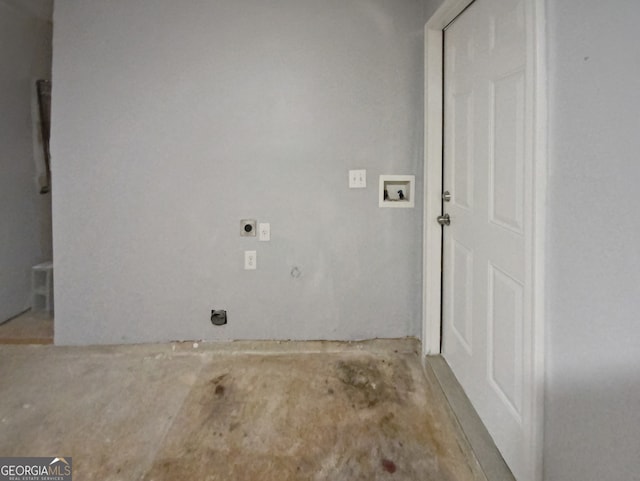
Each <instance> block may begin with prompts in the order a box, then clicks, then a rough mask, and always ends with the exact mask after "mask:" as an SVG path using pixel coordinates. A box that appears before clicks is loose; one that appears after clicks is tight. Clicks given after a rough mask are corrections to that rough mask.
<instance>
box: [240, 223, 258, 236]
mask: <svg viewBox="0 0 640 481" xmlns="http://www.w3.org/2000/svg"><path fill="white" fill-rule="evenodd" d="M240 236H241V237H255V236H256V221H255V219H242V220H241V221H240Z"/></svg>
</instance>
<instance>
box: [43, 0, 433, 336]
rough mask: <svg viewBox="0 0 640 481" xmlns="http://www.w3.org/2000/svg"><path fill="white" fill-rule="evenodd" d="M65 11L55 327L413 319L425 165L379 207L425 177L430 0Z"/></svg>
mask: <svg viewBox="0 0 640 481" xmlns="http://www.w3.org/2000/svg"><path fill="white" fill-rule="evenodd" d="M54 25H55V28H54V52H55V54H54V65H53V85H54V87H53V88H54V90H53V133H52V155H53V157H54V161H55V170H54V172H53V175H54V179H53V181H54V185H55V188H56V191H55V196H54V206H53V213H54V246H55V263H56V290H55V294H56V339H55V340H56V343H58V344H86V343H120V342H124V343H130V342H145V341H166V340H172V339H246V338H249V339H289V338H291V339H358V338H372V337H400V336H407V335H417V334H418V332H419V322H420V313H421V293H420V289H419V286H420V285H421V240H420V239H421V215H422V213H421V207H420V205H421V199H422V185H421V184H419V185H418V186H417V188H418V195H419V198H418V199H417V202H416V208H414V209H379V208H378V202H377V194H378V193H377V179H378V175H380V174H389V173H391V174H396V173H397V174H415V175H416V178H417V179H421V169H422V167H421V161H420V159H421V158H422V120H421V119H422V85H423V80H422V28H423V25H424V12H423V5H422V2H420V1H416V0H401V1H397V0H393V1H392V0H350V1H344V0H329V1H323V2H318V1H316V0H277V1H273V2H263V1H259V0H252V1H243V2H238V1H235V0H220V1H216V2H209V1H203V0H187V1H180V2H176V1H174V0H153V1H151V0H135V1H125V0H119V1H109V2H104V1H102V0H65V1H64V2H57V3H56V9H55V15H54ZM353 168H365V169H367V174H368V188H367V189H365V190H349V189H348V188H347V171H348V170H349V169H353ZM242 218H256V219H258V221H263V222H264V221H266V222H270V223H271V229H272V240H271V242H270V243H259V242H258V241H257V240H256V239H254V238H240V237H239V222H240V219H242ZM247 249H255V250H257V251H258V270H257V271H244V270H243V251H244V250H247ZM294 268H297V269H299V271H300V272H301V275H300V276H299V277H297V278H296V277H294V276H292V275H291V271H292V270H293V269H294ZM211 308H220V309H227V310H228V314H229V319H230V323H229V325H228V326H227V327H224V328H215V327H212V326H211V324H210V322H209V312H210V309H211Z"/></svg>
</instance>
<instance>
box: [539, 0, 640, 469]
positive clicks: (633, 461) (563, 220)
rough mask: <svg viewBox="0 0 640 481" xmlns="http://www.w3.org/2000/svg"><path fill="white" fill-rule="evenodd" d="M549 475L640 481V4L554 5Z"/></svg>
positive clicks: (553, 0) (582, 0) (571, 1)
mask: <svg viewBox="0 0 640 481" xmlns="http://www.w3.org/2000/svg"><path fill="white" fill-rule="evenodd" d="M548 18H549V22H548V29H549V54H550V65H549V93H550V125H549V136H550V179H549V181H550V185H549V189H550V190H549V194H550V196H549V211H548V216H549V231H548V240H549V242H548V243H547V249H548V254H549V258H548V265H547V269H548V277H549V284H548V290H547V296H548V310H547V312H548V314H547V331H548V340H547V352H548V357H547V380H548V386H547V402H546V418H547V422H546V432H545V436H546V440H547V442H546V450H545V479H546V480H548V481H555V480H562V481H591V480H594V481H595V480H597V481H601V480H605V479H606V480H607V481H629V480H637V479H640V474H639V473H640V457H639V453H640V214H639V213H638V205H640V188H639V186H640V80H639V79H640V46H639V45H640V43H639V37H638V31H639V30H638V29H639V25H640V3H638V2H637V1H636V0H619V1H616V2H602V1H598V0H549V2H548Z"/></svg>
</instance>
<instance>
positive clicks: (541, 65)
mask: <svg viewBox="0 0 640 481" xmlns="http://www.w3.org/2000/svg"><path fill="white" fill-rule="evenodd" d="M480 1H481V0H480ZM524 1H525V19H526V20H525V21H526V29H527V52H526V55H527V60H526V61H527V63H528V68H527V71H528V78H527V79H526V82H527V85H528V86H530V87H531V97H530V99H529V101H530V102H531V112H532V115H531V116H530V118H528V119H527V120H526V122H527V132H528V133H529V134H528V139H527V142H528V143H529V144H528V145H529V147H530V151H531V159H532V166H531V167H532V168H531V171H530V172H531V175H532V176H533V179H532V187H533V188H532V193H533V208H532V209H531V210H530V211H529V212H525V216H530V217H529V219H530V221H531V225H532V226H533V229H532V232H531V238H529V239H527V241H528V242H527V249H526V253H525V256H526V260H525V262H526V264H527V265H528V266H529V272H530V273H531V274H530V275H531V276H532V279H531V286H532V289H533V292H531V298H532V302H531V306H530V308H531V312H530V313H529V315H530V316H531V319H532V323H533V330H532V338H531V339H529V340H528V342H531V352H532V355H533V360H532V361H533V371H534V372H533V373H532V374H533V376H532V379H533V386H532V393H533V394H532V399H527V400H525V402H528V403H531V408H532V413H533V416H532V419H533V422H532V425H531V426H530V428H529V431H530V432H529V436H528V437H529V442H528V446H529V449H528V451H529V456H528V457H529V460H530V461H529V462H530V463H531V466H530V470H529V472H532V473H534V474H533V479H535V480H542V475H543V473H542V450H543V449H542V448H543V444H542V440H543V407H544V342H543V341H544V287H545V283H544V262H545V255H544V254H545V252H544V239H545V205H546V181H547V158H546V154H547V95H546V55H545V53H546V48H545V47H546V46H545V10H544V4H545V2H544V0H524ZM472 2H473V0H444V2H443V3H442V4H441V5H440V7H439V8H438V10H437V11H436V12H435V13H434V15H433V16H432V17H431V18H430V19H429V21H428V22H427V24H426V25H425V31H424V39H425V50H424V53H425V58H424V65H425V77H424V78H425V90H424V102H425V106H424V108H425V148H424V186H425V196H424V199H425V205H424V219H423V221H424V222H423V226H424V232H423V249H424V252H423V290H422V292H423V319H422V355H423V359H424V358H425V356H427V355H436V354H440V346H441V322H442V321H441V320H442V316H441V296H442V277H441V276H442V227H441V226H440V225H439V224H438V223H437V221H436V218H437V217H438V216H439V215H440V214H441V213H442V174H443V172H442V154H443V142H442V139H443V137H442V134H443V113H444V111H443V75H444V70H443V39H444V35H443V31H444V28H445V27H446V26H447V25H448V24H449V23H450V22H451V21H452V20H454V19H455V18H456V17H457V16H458V15H459V14H460V13H462V12H463V11H464V10H465V9H466V8H467V7H468V6H469V5H470V4H471V3H472Z"/></svg>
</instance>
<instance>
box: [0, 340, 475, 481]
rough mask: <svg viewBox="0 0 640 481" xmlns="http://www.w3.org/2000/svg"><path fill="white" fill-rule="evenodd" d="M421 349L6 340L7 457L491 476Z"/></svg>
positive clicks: (146, 473) (120, 466)
mask: <svg viewBox="0 0 640 481" xmlns="http://www.w3.org/2000/svg"><path fill="white" fill-rule="evenodd" d="M417 349H418V344H417V342H416V341H413V340H401V341H370V342H364V343H323V342H309V343H229V344H200V345H199V346H198V347H197V348H194V347H193V345H192V344H167V345H146V346H117V347H83V348H62V347H54V346H15V345H14V346H11V345H5V346H0V392H2V402H1V403H0V456H72V457H73V465H74V479H78V480H83V481H84V480H100V481H106V480H113V481H115V480H141V481H142V480H144V481H152V480H153V481H178V480H187V479H194V480H198V481H213V480H237V481H244V480H247V481H254V480H261V481H271V480H274V481H275V480H278V481H287V480H292V481H293V480H314V481H324V480H327V481H329V480H331V481H342V480H344V481H347V480H348V481H352V480H367V481H376V480H398V481H400V480H406V481H409V480H411V481H414V480H421V481H430V480H433V481H472V480H473V481H486V478H484V476H483V475H482V473H481V471H480V469H479V465H478V463H477V461H476V460H475V458H474V457H473V454H472V453H471V452H470V450H469V448H468V446H467V444H466V442H465V440H464V437H463V436H462V435H461V433H460V432H459V430H458V428H457V425H456V423H455V421H454V419H453V417H452V415H451V413H450V411H449V408H448V405H447V404H446V401H445V400H444V397H443V395H442V392H441V391H440V389H439V387H438V385H437V382H436V381H435V379H434V378H433V376H432V375H431V374H430V371H428V370H427V373H426V375H425V373H424V372H423V369H422V366H421V364H420V360H419V356H418V354H417Z"/></svg>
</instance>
